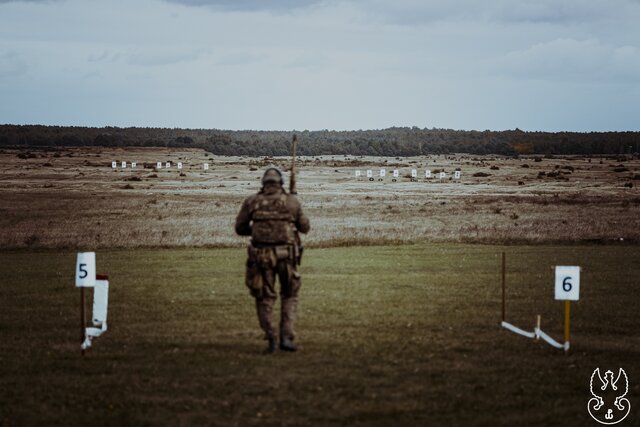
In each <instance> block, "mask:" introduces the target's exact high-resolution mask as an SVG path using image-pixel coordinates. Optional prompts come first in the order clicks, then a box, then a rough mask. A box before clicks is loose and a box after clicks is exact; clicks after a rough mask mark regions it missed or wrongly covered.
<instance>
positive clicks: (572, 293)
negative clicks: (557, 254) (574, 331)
mask: <svg viewBox="0 0 640 427" xmlns="http://www.w3.org/2000/svg"><path fill="white" fill-rule="evenodd" d="M555 273H556V278H555V299H556V300H559V301H564V351H565V353H567V352H568V351H569V346H570V344H569V339H570V336H571V334H570V328H571V324H570V321H571V301H578V300H579V299H580V267H578V266H566V265H556V266H555Z"/></svg>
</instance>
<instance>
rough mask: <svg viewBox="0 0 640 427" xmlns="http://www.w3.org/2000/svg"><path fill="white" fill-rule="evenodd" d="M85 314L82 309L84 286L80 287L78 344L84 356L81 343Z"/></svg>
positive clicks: (83, 333)
mask: <svg viewBox="0 0 640 427" xmlns="http://www.w3.org/2000/svg"><path fill="white" fill-rule="evenodd" d="M86 320H87V319H86V314H85V309H84V286H82V287H81V288H80V346H81V348H82V350H81V351H82V355H83V356H84V348H83V347H82V344H84V339H85V330H84V328H85V325H86Z"/></svg>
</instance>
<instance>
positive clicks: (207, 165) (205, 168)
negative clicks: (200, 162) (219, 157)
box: [204, 163, 209, 171]
mask: <svg viewBox="0 0 640 427" xmlns="http://www.w3.org/2000/svg"><path fill="white" fill-rule="evenodd" d="M204 170H206V171H208V170H209V163H205V164H204Z"/></svg>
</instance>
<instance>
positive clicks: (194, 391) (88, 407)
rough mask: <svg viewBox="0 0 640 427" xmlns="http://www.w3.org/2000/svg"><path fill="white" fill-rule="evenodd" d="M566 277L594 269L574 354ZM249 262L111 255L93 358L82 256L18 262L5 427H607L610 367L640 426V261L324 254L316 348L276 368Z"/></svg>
mask: <svg viewBox="0 0 640 427" xmlns="http://www.w3.org/2000/svg"><path fill="white" fill-rule="evenodd" d="M502 250H506V252H507V271H508V274H507V282H508V304H507V317H508V320H509V321H511V322H512V323H514V324H516V325H518V326H520V327H523V328H525V329H528V330H531V329H532V328H533V326H534V323H535V316H536V314H541V315H542V327H543V329H544V330H545V331H546V332H548V333H549V334H551V335H552V336H554V337H555V338H557V339H559V338H561V337H562V304H561V303H560V302H558V301H554V300H553V286H552V280H553V276H552V271H551V270H550V268H549V267H550V266H552V265H554V264H576V265H581V266H583V267H584V268H585V270H584V272H583V277H582V290H581V300H580V301H579V302H578V303H575V304H574V305H573V311H572V320H573V329H572V352H571V354H570V355H569V356H565V355H564V354H562V352H561V351H559V350H555V349H553V348H551V347H550V346H548V345H546V344H544V343H542V342H535V341H532V340H527V339H525V338H522V337H519V336H516V335H514V334H512V333H509V332H506V331H504V330H502V329H501V328H500V327H499V322H500V306H501V305H500V296H501V292H500V258H499V254H500V252H501V251H502ZM243 262H244V251H243V250H241V249H149V250H147V249H139V250H105V251H99V252H98V270H99V272H105V273H109V274H110V276H111V282H110V284H111V293H110V307H109V331H108V332H107V333H106V334H105V335H104V336H102V337H100V338H98V339H97V340H96V341H95V342H94V348H93V349H92V350H91V351H90V352H89V353H88V354H87V356H86V357H85V358H82V357H81V356H80V351H79V342H78V341H79V336H78V335H79V331H78V329H79V325H78V317H79V314H78V304H79V291H78V290H77V289H75V288H74V287H73V269H74V265H75V252H73V251H3V252H2V253H0V277H2V279H1V286H0V425H2V426H23V425H46V426H55V425H60V426H73V425H92V426H99V425H136V426H143V425H170V426H179V425H184V426H191V425H224V426H229V425H258V424H259V425H305V424H311V423H314V424H321V425H327V424H335V425H367V426H371V425H374V426H375V425H452V426H455V425H460V426H467V425H509V426H512V425H514V424H519V425H527V426H531V425H545V426H548V425H576V426H578V425H579V426H584V425H596V424H595V422H594V421H593V420H591V419H590V418H589V415H588V414H587V410H586V405H587V401H588V399H589V397H590V395H589V378H590V375H591V372H592V371H593V369H594V368H596V367H600V368H601V369H612V370H613V369H617V368H618V367H622V368H624V369H625V370H626V371H627V374H628V375H629V379H630V387H631V388H630V391H629V396H628V397H629V399H630V401H631V410H632V413H631V414H630V415H629V417H630V418H629V419H628V420H627V421H625V423H626V424H625V423H623V425H631V424H633V423H637V421H638V420H639V419H640V418H639V417H640V411H639V410H638V408H640V400H638V396H640V364H639V363H638V360H640V318H639V317H638V313H637V307H638V304H639V303H640V293H639V289H638V278H639V277H640V247H638V246H593V245H591V246H537V247H531V246H509V247H506V248H505V247H500V246H485V245H461V244H436V245H408V246H385V247H375V246H368V247H349V248H327V249H312V250H309V251H308V253H307V254H305V259H304V260H303V266H302V274H303V285H302V286H303V288H302V298H301V305H300V310H299V322H298V333H299V342H300V344H301V346H302V350H301V351H300V352H298V353H296V354H284V353H277V354H275V355H272V356H264V355H262V354H261V351H262V349H263V347H264V345H265V344H264V341H262V340H261V333H260V332H259V330H258V327H257V320H256V319H255V315H254V310H253V304H252V300H251V299H250V297H249V296H248V293H247V291H246V290H245V288H244V285H243V281H242V280H243V279H242V272H243Z"/></svg>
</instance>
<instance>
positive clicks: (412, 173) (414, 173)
mask: <svg viewBox="0 0 640 427" xmlns="http://www.w3.org/2000/svg"><path fill="white" fill-rule="evenodd" d="M417 177H418V171H417V170H416V169H411V178H417Z"/></svg>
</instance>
